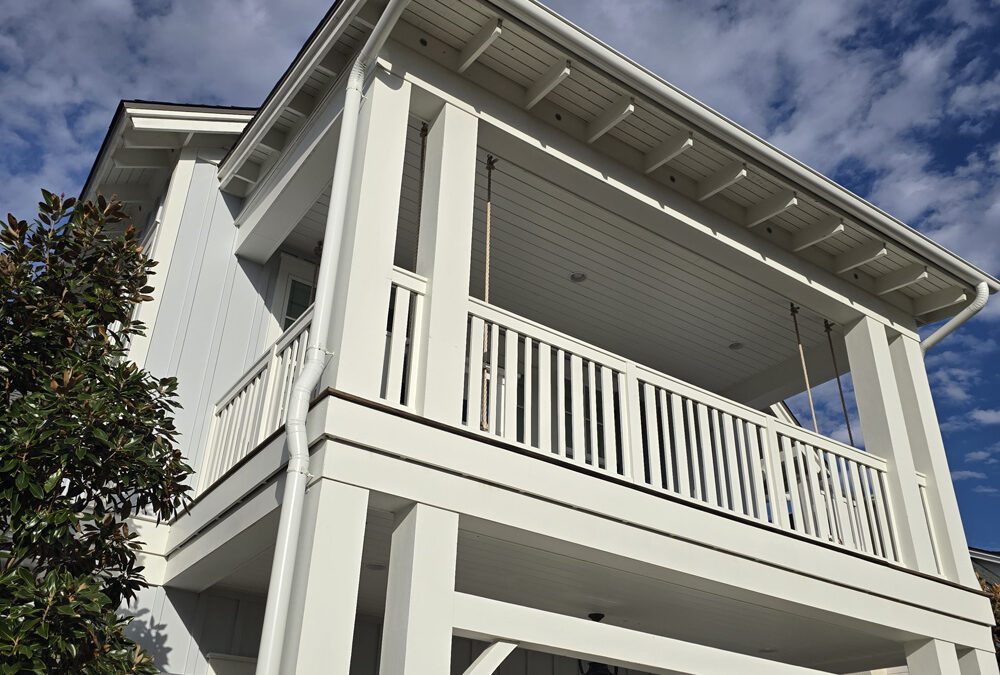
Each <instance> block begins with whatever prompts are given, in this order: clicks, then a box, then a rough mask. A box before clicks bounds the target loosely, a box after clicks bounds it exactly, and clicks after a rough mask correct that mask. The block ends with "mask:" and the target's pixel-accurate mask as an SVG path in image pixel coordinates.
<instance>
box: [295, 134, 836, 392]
mask: <svg viewBox="0 0 1000 675" xmlns="http://www.w3.org/2000/svg"><path fill="white" fill-rule="evenodd" d="M420 125H421V122H420V121H419V120H417V119H415V118H411V122H410V125H409V129H408V144H407V155H406V166H405V171H404V176H403V185H402V193H401V205H400V215H399V222H398V231H397V237H396V256H395V263H396V265H397V266H400V267H403V268H406V269H411V270H412V269H413V266H414V260H415V256H416V235H417V229H418V228H417V223H418V212H419V199H418V193H419V185H420V155H421V153H420ZM490 154H492V155H494V156H495V157H496V159H497V164H496V168H495V170H494V171H493V176H492V197H493V199H492V219H491V233H492V235H491V265H490V302H491V303H492V304H494V305H497V306H500V307H502V308H504V309H507V310H510V311H512V312H514V313H516V314H518V315H521V316H523V317H525V318H528V319H531V320H533V321H536V322H538V323H541V324H543V325H545V326H548V327H550V328H553V329H555V330H558V331H561V332H563V333H566V334H568V335H571V336H573V337H576V338H578V339H581V340H584V341H586V342H589V343H591V344H593V345H596V346H599V347H602V348H604V349H606V350H608V351H611V352H614V353H616V354H620V355H621V356H624V357H626V358H629V359H632V360H634V361H636V362H638V363H641V364H644V365H646V366H649V367H652V368H654V369H657V370H660V371H662V372H664V373H667V374H669V375H673V376H675V377H678V378H680V379H683V380H686V381H688V382H690V383H692V384H695V385H697V386H700V387H703V388H705V389H709V390H711V391H716V392H723V391H727V390H728V389H729V388H731V387H732V386H733V385H736V384H737V383H739V382H742V381H744V380H745V379H747V378H750V377H752V376H755V375H758V374H760V373H763V372H766V371H768V370H771V369H773V368H775V367H776V366H779V365H781V364H785V363H787V362H789V361H790V360H792V359H794V358H796V357H797V353H798V352H797V346H796V338H795V331H794V327H793V324H792V318H791V315H790V313H789V301H788V300H787V299H786V298H785V297H783V296H782V295H780V294H778V293H776V292H774V291H773V290H771V289H769V288H767V287H765V286H762V285H760V284H758V283H756V282H755V281H754V280H752V279H749V278H747V277H744V276H741V275H740V274H738V273H736V272H734V271H733V270H731V269H728V268H726V267H724V266H722V265H720V264H717V263H715V262H714V261H712V260H710V259H708V258H706V257H703V256H701V255H699V254H697V253H695V252H693V251H691V250H688V249H686V248H683V247H680V246H678V245H676V244H674V243H673V242H671V241H670V240H669V239H667V238H665V237H663V236H661V235H659V234H657V233H654V232H652V231H650V230H648V229H646V228H644V227H642V226H640V225H637V224H635V223H633V222H631V221H629V220H627V219H625V218H623V217H621V216H619V215H617V214H616V213H615V205H614V204H597V203H595V202H593V201H590V200H588V199H587V196H586V195H583V194H578V193H575V192H572V191H570V190H568V189H567V188H566V187H563V186H560V185H557V184H555V183H553V182H552V181H549V180H547V179H546V178H544V177H543V176H540V175H538V174H536V173H534V172H533V171H532V169H531V167H525V166H518V165H517V164H515V163H513V162H510V161H506V160H505V159H504V155H503V151H502V149H492V148H480V149H479V152H478V156H477V164H476V200H475V210H474V234H473V242H472V250H471V251H470V256H471V268H472V277H471V283H470V288H469V292H470V294H471V295H472V296H474V297H477V298H482V297H483V287H484V278H485V264H484V261H485V247H486V193H487V172H486V159H487V156H488V155H490ZM328 203H329V193H328V192H326V193H324V194H322V195H321V196H320V197H319V198H318V199H317V201H316V203H315V204H314V205H313V206H312V208H311V209H310V210H309V212H307V213H306V215H305V216H304V217H303V218H302V220H301V221H300V222H299V223H298V225H297V227H296V228H295V230H294V231H293V232H292V234H291V235H290V236H289V238H288V240H287V241H286V243H285V246H284V248H285V249H286V250H290V251H292V252H294V253H297V254H298V255H300V256H302V257H306V258H311V259H314V258H315V247H316V244H317V243H318V242H319V240H321V239H322V237H323V226H324V223H325V218H326V210H327V205H328ZM665 226H666V224H665ZM580 273H582V274H583V275H585V279H584V280H583V281H573V280H571V277H574V276H578V275H579V274H580ZM799 326H800V329H801V334H802V341H803V343H804V345H805V346H806V347H807V350H808V348H810V347H813V348H814V349H813V350H810V351H811V352H813V353H816V354H819V355H820V356H816V357H813V358H816V359H817V361H818V360H819V359H820V358H822V359H823V361H824V363H816V364H815V367H816V368H817V369H820V368H822V369H823V370H828V366H829V364H828V363H827V361H829V360H830V357H829V352H828V347H827V339H826V334H825V332H824V326H823V317H820V316H818V315H816V314H815V313H812V312H810V311H809V309H808V308H803V309H802V311H801V313H800V314H799ZM838 330H839V329H837V328H834V331H835V333H837V332H838ZM835 340H837V341H839V340H840V338H839V337H835ZM813 366H814V364H810V368H812V367H813ZM795 376H796V377H797V378H798V379H796V382H799V381H801V373H798V374H797V375H795Z"/></svg>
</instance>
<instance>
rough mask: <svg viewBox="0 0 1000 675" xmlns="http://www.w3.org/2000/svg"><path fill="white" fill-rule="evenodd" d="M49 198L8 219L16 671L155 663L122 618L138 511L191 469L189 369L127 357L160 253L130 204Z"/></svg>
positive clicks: (5, 529)
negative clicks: (181, 379)
mask: <svg viewBox="0 0 1000 675" xmlns="http://www.w3.org/2000/svg"><path fill="white" fill-rule="evenodd" d="M42 194H43V197H44V201H42V202H40V203H39V213H38V217H37V219H36V220H34V221H33V222H32V223H27V222H26V221H23V220H18V219H17V218H15V217H14V216H10V215H8V217H7V223H6V224H3V223H0V228H2V230H3V231H2V232H0V528H2V535H0V673H23V672H34V673H153V672H156V669H155V668H154V667H153V665H152V662H151V660H150V658H149V657H148V656H147V655H146V654H145V653H143V652H142V650H141V649H140V648H139V647H137V646H136V645H135V644H133V643H132V642H131V641H130V640H129V639H128V638H127V637H126V635H125V628H126V626H127V624H128V619H125V618H122V617H120V616H119V615H118V614H117V610H118V609H119V608H120V607H121V605H122V603H123V602H127V601H129V600H131V599H132V598H134V596H135V593H136V591H138V590H139V589H141V588H143V587H145V585H146V582H145V579H144V577H143V575H142V567H140V566H138V565H137V563H136V554H137V552H138V550H139V548H140V545H141V542H139V540H138V539H137V535H136V534H135V532H133V531H132V530H131V529H130V528H129V526H128V524H127V521H128V519H129V518H130V517H131V516H133V515H135V514H137V513H139V512H142V513H144V514H148V515H149V516H152V517H154V518H157V519H166V518H169V517H171V516H172V515H173V514H174V513H175V512H176V511H177V509H178V508H180V507H181V506H182V505H183V502H184V500H185V498H186V492H187V490H188V487H187V486H186V484H185V478H186V477H187V476H188V474H189V473H190V471H191V470H190V468H189V467H188V466H187V465H186V464H185V463H184V461H183V459H182V457H181V454H180V452H179V451H178V450H177V447H176V445H175V435H176V432H175V430H174V425H173V420H172V413H173V410H174V408H175V406H176V402H175V398H174V392H175V389H176V381H175V380H173V379H172V378H171V379H157V378H154V377H152V376H151V375H150V374H149V373H147V372H145V371H143V370H141V369H139V368H137V367H136V365H135V364H134V363H132V362H130V361H128V359H127V356H126V352H127V345H128V342H129V340H130V338H132V337H134V336H136V335H139V334H141V333H142V331H143V326H142V324H140V323H139V322H137V321H134V320H133V311H134V308H135V306H136V305H137V304H138V303H141V302H143V301H146V300H148V299H149V295H148V293H149V292H150V291H151V290H152V289H151V288H150V287H149V286H148V285H147V277H148V276H149V275H150V274H151V273H152V268H153V266H154V265H155V263H154V262H152V261H151V260H149V259H148V258H147V257H146V256H145V255H144V254H143V252H142V249H141V247H140V246H139V245H138V242H137V239H136V234H135V231H134V230H133V229H132V227H127V228H124V229H123V228H122V227H121V225H122V223H123V221H124V219H125V218H126V216H125V213H124V212H123V210H122V204H121V202H118V201H111V202H107V201H105V200H104V199H103V198H100V199H99V200H98V202H97V203H96V204H95V203H90V202H88V203H84V204H77V203H75V200H73V199H64V198H62V197H59V196H56V195H53V194H51V193H49V192H46V191H43V192H42Z"/></svg>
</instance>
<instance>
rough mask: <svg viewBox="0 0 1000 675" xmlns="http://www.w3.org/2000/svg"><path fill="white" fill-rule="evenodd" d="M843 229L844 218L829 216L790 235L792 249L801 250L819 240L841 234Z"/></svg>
mask: <svg viewBox="0 0 1000 675" xmlns="http://www.w3.org/2000/svg"><path fill="white" fill-rule="evenodd" d="M844 229H845V226H844V219H843V218H840V217H838V216H830V217H829V218H825V219H824V220H821V221H820V222H818V223H816V224H815V225H810V226H809V227H805V228H802V229H801V230H799V231H798V232H796V233H795V235H794V236H793V237H792V250H793V251H796V252H798V251H801V250H803V249H807V248H809V247H810V246H815V245H816V244H818V243H820V242H821V241H826V240H827V239H830V238H831V237H835V236H837V235H838V234H841V233H842V232H843V231H844Z"/></svg>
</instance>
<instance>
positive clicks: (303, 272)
mask: <svg viewBox="0 0 1000 675" xmlns="http://www.w3.org/2000/svg"><path fill="white" fill-rule="evenodd" d="M278 256H279V259H278V263H277V267H278V269H277V276H276V277H275V279H274V287H273V289H272V291H271V299H270V301H269V302H268V310H269V313H270V315H271V316H270V321H269V324H270V326H269V328H268V329H267V340H268V343H271V342H274V341H275V340H277V339H278V336H279V335H281V334H282V333H283V332H285V331H286V330H288V328H289V326H291V325H292V324H293V323H295V320H296V319H298V318H299V317H300V316H302V314H303V313H304V312H305V311H306V310H307V309H309V306H310V305H311V304H312V302H313V298H314V297H315V295H316V289H315V288H314V287H313V283H314V277H315V274H316V266H315V265H313V264H312V263H311V262H309V261H307V260H303V259H302V258H299V257H297V256H294V255H291V254H288V253H285V252H281V253H279V254H278Z"/></svg>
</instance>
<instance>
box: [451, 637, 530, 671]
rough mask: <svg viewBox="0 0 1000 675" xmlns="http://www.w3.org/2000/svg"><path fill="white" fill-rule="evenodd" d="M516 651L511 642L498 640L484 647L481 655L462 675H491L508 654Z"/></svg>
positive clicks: (515, 646)
mask: <svg viewBox="0 0 1000 675" xmlns="http://www.w3.org/2000/svg"><path fill="white" fill-rule="evenodd" d="M515 649H517V645H516V644H514V643H513V642H503V641H502V640H498V641H497V642H494V643H493V644H491V645H489V646H487V647H486V649H484V650H483V653H482V654H480V655H479V657H478V658H476V660H475V661H473V662H472V665H470V666H469V667H468V668H466V669H465V673H463V675H493V673H495V672H496V670H497V668H499V667H500V664H502V663H503V662H504V659H506V658H507V657H508V656H510V653H511V652H512V651H514V650H515Z"/></svg>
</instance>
